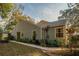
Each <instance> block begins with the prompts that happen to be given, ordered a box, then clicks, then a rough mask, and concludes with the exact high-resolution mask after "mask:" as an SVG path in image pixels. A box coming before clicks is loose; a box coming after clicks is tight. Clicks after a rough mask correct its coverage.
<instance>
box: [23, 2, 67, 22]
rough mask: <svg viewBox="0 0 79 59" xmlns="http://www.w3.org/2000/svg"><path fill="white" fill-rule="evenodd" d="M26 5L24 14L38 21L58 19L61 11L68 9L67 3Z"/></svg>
mask: <svg viewBox="0 0 79 59" xmlns="http://www.w3.org/2000/svg"><path fill="white" fill-rule="evenodd" d="M23 6H24V10H23V12H24V14H25V15H27V16H30V17H32V18H34V19H35V20H36V21H39V20H46V21H49V22H51V21H56V20H58V16H59V15H60V13H59V11H60V10H64V9H67V8H68V6H67V4H66V3H26V4H23Z"/></svg>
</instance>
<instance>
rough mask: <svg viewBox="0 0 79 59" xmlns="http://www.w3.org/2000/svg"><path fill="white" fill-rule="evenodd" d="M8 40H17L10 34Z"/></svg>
mask: <svg viewBox="0 0 79 59" xmlns="http://www.w3.org/2000/svg"><path fill="white" fill-rule="evenodd" d="M7 40H15V38H14V37H13V36H12V35H11V34H10V33H8V37H7Z"/></svg>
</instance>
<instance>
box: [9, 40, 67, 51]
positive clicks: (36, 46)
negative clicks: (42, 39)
mask: <svg viewBox="0 0 79 59" xmlns="http://www.w3.org/2000/svg"><path fill="white" fill-rule="evenodd" d="M10 42H15V43H18V44H22V45H26V46H30V47H34V48H38V49H43V50H61V49H62V48H55V47H54V48H49V47H42V46H38V45H34V44H29V43H22V42H17V41H10ZM64 49H68V48H64Z"/></svg>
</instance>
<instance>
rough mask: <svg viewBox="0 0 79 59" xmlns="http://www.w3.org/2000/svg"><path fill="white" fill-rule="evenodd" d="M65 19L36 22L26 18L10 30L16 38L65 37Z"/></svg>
mask: <svg viewBox="0 0 79 59" xmlns="http://www.w3.org/2000/svg"><path fill="white" fill-rule="evenodd" d="M65 25H66V20H58V21H54V22H48V21H44V20H42V21H40V22H39V23H37V24H34V23H32V22H29V21H27V20H24V21H21V22H19V23H18V24H17V25H16V26H15V28H14V29H13V31H12V33H11V34H12V35H13V36H14V37H15V38H16V39H17V38H18V37H19V38H28V39H33V36H34V35H36V37H35V39H37V40H40V39H52V40H53V39H61V40H63V39H64V40H65V39H66V30H65V29H66V28H65Z"/></svg>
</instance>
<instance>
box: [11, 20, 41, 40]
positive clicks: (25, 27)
mask: <svg viewBox="0 0 79 59" xmlns="http://www.w3.org/2000/svg"><path fill="white" fill-rule="evenodd" d="M33 31H36V39H41V33H40V28H39V27H37V26H35V25H34V24H31V23H29V22H27V21H21V22H20V23H18V24H17V25H16V26H15V28H14V30H13V31H12V33H11V34H12V35H13V36H14V37H15V38H17V32H20V33H21V36H20V37H21V38H29V39H32V36H33Z"/></svg>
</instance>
